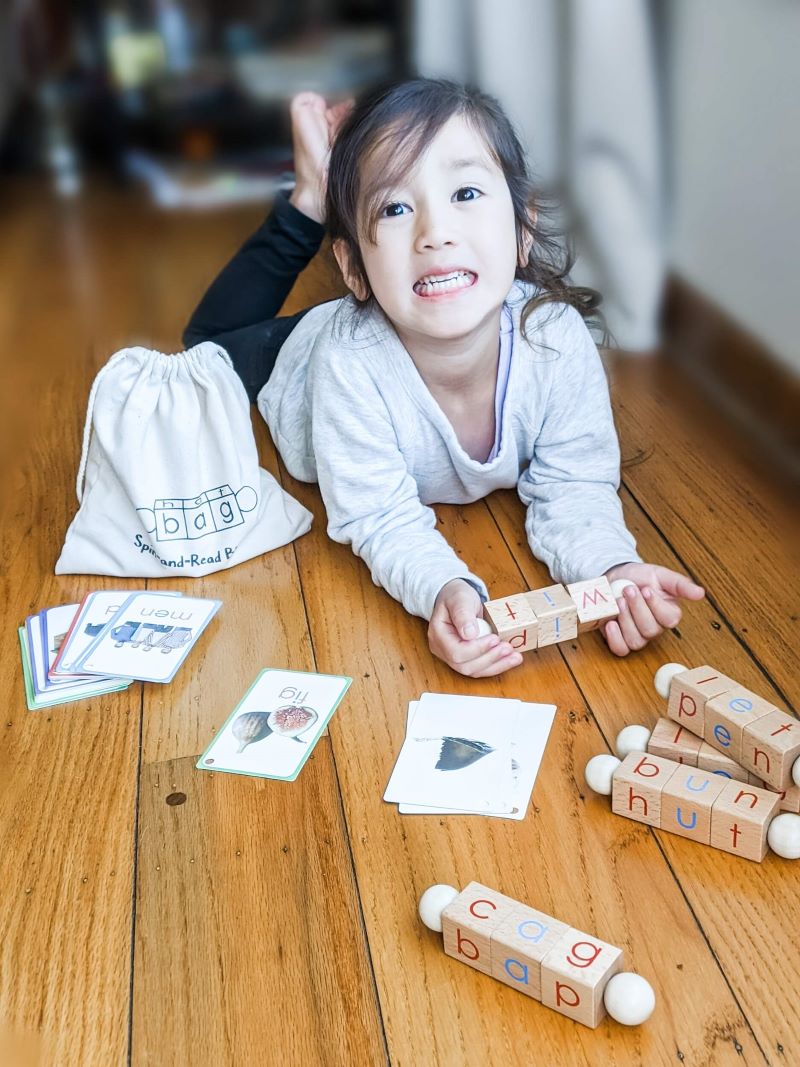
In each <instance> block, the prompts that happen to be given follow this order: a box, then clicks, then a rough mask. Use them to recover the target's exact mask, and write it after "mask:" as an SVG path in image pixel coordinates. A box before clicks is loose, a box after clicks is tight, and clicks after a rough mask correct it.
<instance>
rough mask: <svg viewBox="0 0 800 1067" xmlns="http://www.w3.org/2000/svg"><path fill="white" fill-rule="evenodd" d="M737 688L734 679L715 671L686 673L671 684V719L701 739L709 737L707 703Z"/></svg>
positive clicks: (669, 708)
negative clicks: (707, 733)
mask: <svg viewBox="0 0 800 1067" xmlns="http://www.w3.org/2000/svg"><path fill="white" fill-rule="evenodd" d="M735 688H736V682H734V681H733V679H732V678H728V677H726V675H724V674H722V673H721V672H720V671H717V670H714V668H713V667H708V666H704V667H695V668H694V669H693V670H691V671H682V672H681V673H680V674H676V675H675V677H674V678H673V679H672V682H671V683H670V687H669V703H668V705H667V715H668V717H669V718H670V719H673V720H674V721H675V722H679V723H680V724H681V725H682V726H685V727H686V728H687V730H691V731H692V733H693V734H697V736H698V737H705V733H704V724H705V717H706V702H707V701H708V700H711V699H712V698H713V697H715V696H719V695H720V693H727V692H728V690H729V689H735ZM706 740H708V738H707V737H706Z"/></svg>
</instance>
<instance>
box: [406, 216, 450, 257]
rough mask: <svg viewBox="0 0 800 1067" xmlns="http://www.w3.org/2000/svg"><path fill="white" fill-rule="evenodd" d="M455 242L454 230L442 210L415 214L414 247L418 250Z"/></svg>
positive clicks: (421, 250)
mask: <svg viewBox="0 0 800 1067" xmlns="http://www.w3.org/2000/svg"><path fill="white" fill-rule="evenodd" d="M455 243H456V237H455V230H454V229H453V226H452V224H451V222H450V221H449V220H448V219H447V217H446V215H445V214H443V213H442V212H437V213H433V212H430V211H428V212H423V211H420V212H419V213H418V214H417V232H416V235H415V241H414V244H415V248H416V249H417V251H419V252H423V251H425V250H426V249H431V248H442V247H443V246H444V245H452V244H455Z"/></svg>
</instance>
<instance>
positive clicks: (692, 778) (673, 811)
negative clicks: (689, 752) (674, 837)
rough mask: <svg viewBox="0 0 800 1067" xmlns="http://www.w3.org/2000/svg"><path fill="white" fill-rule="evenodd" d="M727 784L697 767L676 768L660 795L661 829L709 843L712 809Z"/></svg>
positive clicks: (715, 775) (725, 781) (724, 780)
mask: <svg viewBox="0 0 800 1067" xmlns="http://www.w3.org/2000/svg"><path fill="white" fill-rule="evenodd" d="M728 785H729V782H728V781H727V779H725V778H721V777H720V776H719V775H717V774H712V773H711V772H710V771H701V770H700V769H699V768H698V767H683V766H681V767H678V768H677V770H676V771H675V773H674V774H673V775H672V776H671V777H670V779H669V781H668V782H667V784H666V785H665V786H664V789H663V791H662V793H661V829H662V830H667V831H668V832H669V833H671V834H680V836H681V837H688V838H690V839H691V840H692V841H702V842H703V843H704V844H706V845H707V844H708V843H709V841H710V840H711V809H712V808H713V806H714V801H715V800H716V799H717V797H718V796H719V795H720V793H721V792H722V791H723V790H724V789H725V788H726V787H727V786H728Z"/></svg>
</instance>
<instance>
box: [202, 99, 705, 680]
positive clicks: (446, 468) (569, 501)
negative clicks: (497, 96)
mask: <svg viewBox="0 0 800 1067" xmlns="http://www.w3.org/2000/svg"><path fill="white" fill-rule="evenodd" d="M292 120H293V132H294V140H295V167H296V172H297V184H296V187H295V189H294V192H293V193H292V195H291V198H290V199H288V200H287V199H286V198H285V197H278V199H277V201H276V205H275V208H274V211H273V213H272V215H271V216H270V217H269V218H268V219H267V221H266V222H265V223H264V225H263V226H262V227H261V229H260V230H258V231H257V232H256V234H255V235H254V236H253V237H252V238H250V240H249V241H248V242H247V243H246V244H245V245H244V246H243V248H242V249H241V250H240V251H239V252H238V253H237V254H236V256H235V257H234V258H233V260H232V261H231V262H230V263H229V264H228V266H227V267H226V268H225V270H224V271H223V272H222V274H221V275H220V276H219V277H218V278H217V280H216V281H215V282H214V284H213V285H212V286H211V288H210V289H209V291H208V293H207V294H206V295H205V297H204V298H203V300H202V302H201V304H200V306H199V307H198V309H197V311H196V312H195V314H194V316H193V317H192V320H191V322H190V324H189V326H188V328H187V330H186V332H185V334H184V342H185V343H186V344H193V343H196V342H198V341H200V340H205V339H209V338H210V339H213V340H215V341H217V342H218V343H219V344H221V345H223V346H224V347H225V348H227V350H228V352H229V353H230V355H231V357H232V359H233V361H234V365H235V366H236V368H237V370H238V371H239V373H240V375H241V376H242V379H243V381H244V383H245V385H246V387H247V389H248V391H249V394H250V396H251V398H255V397H256V395H257V396H258V403H259V408H260V410H261V412H262V414H263V415H264V418H265V419H266V421H267V423H268V424H269V427H270V431H271V433H272V436H273V439H274V441H275V444H276V446H277V448H278V450H279V451H280V453H281V456H282V458H283V460H284V462H285V464H286V466H287V468H288V469H289V471H290V472H291V473H292V475H293V476H294V477H296V478H298V479H301V480H303V481H318V482H319V486H320V490H321V493H322V497H323V500H324V502H325V507H326V509H327V514H328V533H329V535H330V536H331V537H332V538H333V539H334V540H336V541H340V542H342V543H345V544H350V545H352V547H353V551H354V552H356V554H357V555H359V556H361V557H362V558H363V559H364V560H365V562H366V563H367V565H368V566H369V567H370V570H371V572H372V577H373V580H374V581H375V582H376V583H377V584H378V585H381V586H383V588H385V589H386V590H387V591H388V592H389V593H390V594H391V595H392V596H393V597H395V598H396V599H398V600H400V601H401V602H402V603H403V604H404V606H405V607H406V609H407V610H408V611H409V612H411V613H413V614H416V615H420V616H422V617H424V618H426V619H429V620H430V624H429V628H428V640H429V643H430V647H431V650H432V651H433V652H434V653H435V654H436V655H437V656H439V657H440V658H441V659H443V660H445V662H447V663H448V664H449V665H450V666H451V667H453V668H454V669H455V670H457V671H460V672H461V673H462V674H466V675H470V676H472V677H481V676H487V675H492V674H499V673H500V672H502V671H505V670H507V669H508V668H510V667H514V666H516V665H517V664H519V663H520V662H521V661H522V657H521V655H520V654H519V653H518V652H517V651H515V650H514V649H512V648H511V646H510V645H509V644H508V643H507V642H504V641H501V640H500V639H499V638H498V637H497V636H496V635H494V634H492V635H488V636H478V626H477V620H478V619H479V618H480V616H481V615H482V602H483V600H485V599H487V596H488V593H487V589H486V586H485V585H484V583H483V581H482V579H481V578H480V577H479V576H478V575H477V574H475V573H472V572H471V571H470V570H469V568H468V567H467V565H466V564H465V563H464V562H463V561H462V560H461V559H460V558H459V557H458V556H457V555H456V553H455V552H454V551H453V549H452V548H451V547H450V546H449V544H448V543H447V542H446V541H445V539H444V538H443V537H442V535H441V534H440V533H439V532H438V530H437V528H436V516H435V514H434V512H433V511H432V509H431V508H430V507H429V505H430V504H432V503H453V504H466V503H469V502H471V501H474V500H478V499H480V498H482V497H484V496H487V495H488V494H489V493H491V492H492V491H493V490H495V489H500V488H510V487H512V486H515V487H516V488H517V491H518V493H519V496H520V499H521V500H522V502H523V503H524V504H525V505H526V507H527V516H526V524H525V525H526V533H527V537H528V542H529V544H530V546H531V550H532V551H533V553H534V555H535V556H537V558H539V559H541V560H543V561H544V562H545V563H546V564H547V565H548V567H549V569H550V571H551V573H552V575H553V577H554V578H555V579H556V580H557V581H561V582H574V581H579V580H581V579H585V578H591V577H596V576H597V575H600V574H605V575H606V576H607V577H608V578H609V580H614V579H617V578H626V579H628V580H629V581H630V582H631V583H632V584H631V585H629V586H628V587H627V588H626V589H625V591H624V594H623V596H622V597H620V600H619V607H620V615H619V619H618V620H616V621H613V622H610V623H608V624H606V626H605V627H604V635H605V638H606V641H607V643H608V645H609V648H610V649H611V650H612V652H614V653H616V654H617V655H619V656H624V655H626V654H627V653H628V652H629V651H630V650H632V649H639V648H643V647H644V645H645V644H646V643H647V642H648V641H649V640H651V639H652V638H654V637H656V636H657V635H658V634H660V633H661V632H662V631H663V629H664V628H665V627H672V626H675V625H677V623H678V621H679V619H680V617H681V611H680V608H679V606H678V603H677V599H678V598H680V597H686V598H688V599H691V600H698V599H701V598H702V597H703V595H704V593H703V590H702V589H701V588H700V586H698V585H695V584H694V583H693V582H691V581H690V580H689V579H688V578H686V577H684V576H683V575H680V574H677V573H676V572H674V571H671V570H668V569H667V568H665V567H660V566H654V565H649V564H645V563H643V562H642V561H641V560H640V558H639V556H638V555H637V554H636V548H635V542H634V540H633V538H632V536H631V534H630V533H629V532H628V530H627V529H626V527H625V524H624V521H623V517H622V509H621V506H620V502H619V497H618V496H617V490H618V487H619V446H618V442H617V438H616V434H615V431H614V425H613V420H612V416H611V409H610V404H609V397H608V388H607V385H606V379H605V375H604V372H603V368H602V364H601V362H600V358H599V356H598V353H597V349H596V347H595V345H594V343H593V341H592V339H591V336H590V334H589V332H588V329H587V327H586V325H585V321H584V320H585V319H586V318H590V317H591V315H592V312H593V311H594V309H595V307H596V300H595V299H594V294H592V293H591V292H590V291H588V290H585V289H578V288H575V287H571V286H570V285H569V283H568V281H567V277H566V276H567V269H568V264H566V263H564V262H561V253H560V251H559V246H558V245H557V244H556V242H555V241H554V240H553V239H552V238H550V237H548V236H547V235H546V234H545V233H544V232H543V231H542V230H541V228H540V226H539V220H538V214H539V212H540V207H539V205H538V204H537V201H536V199H535V197H534V193H533V189H532V186H531V183H530V180H529V178H528V176H527V174H526V169H525V162H524V156H523V153H522V150H521V148H520V145H519V142H518V141H517V138H516V136H515V134H514V132H513V129H512V127H511V125H510V123H509V121H508V119H507V118H506V116H505V115H504V114H503V112H502V110H501V108H500V106H499V105H498V103H497V102H496V101H495V100H494V99H493V98H492V97H490V96H487V95H486V94H485V93H482V92H480V91H478V90H475V89H471V88H466V87H462V86H459V85H456V84H454V83H452V82H448V81H444V80H431V79H414V80H412V81H407V82H403V83H400V84H396V85H393V86H390V87H388V88H381V89H379V90H375V91H373V92H372V93H371V94H369V95H368V96H367V97H366V98H365V99H363V100H362V101H361V102H359V103H358V104H357V105H356V106H355V107H354V108H353V109H352V110H351V111H349V113H348V107H347V105H339V106H338V107H337V108H335V109H326V107H325V102H324V100H322V98H320V97H318V96H316V95H315V94H310V93H306V94H301V96H300V97H298V98H295V100H294V101H293V103H292ZM331 144H332V147H331ZM326 166H327V175H326ZM326 185H327V189H326ZM323 221H324V222H325V223H326V224H327V228H328V231H329V233H330V236H331V238H332V242H333V251H334V254H335V256H336V259H337V262H338V263H339V266H340V268H341V271H342V274H343V277H344V279H345V281H346V283H347V286H348V288H349V289H350V290H351V295H350V296H348V297H346V298H344V299H342V300H333V301H329V302H327V303H325V304H321V305H319V306H318V307H315V308H312V309H309V310H307V311H304V312H301V313H300V314H299V315H295V316H290V317H286V318H278V319H271V316H272V315H274V314H275V313H276V312H277V310H278V309H279V308H280V306H281V304H282V303H283V300H284V299H285V297H286V295H287V294H288V292H289V290H290V289H291V287H292V284H293V282H294V280H295V277H296V275H297V273H298V272H299V271H300V270H301V269H302V268H303V267H304V266H305V265H306V263H307V262H308V261H309V260H310V259H311V257H312V256H313V255H314V253H315V252H316V251H317V248H318V247H319V244H320V241H321V239H322V236H323V234H324V232H325V227H324V225H323ZM265 383H266V384H265ZM262 387H263V388H262Z"/></svg>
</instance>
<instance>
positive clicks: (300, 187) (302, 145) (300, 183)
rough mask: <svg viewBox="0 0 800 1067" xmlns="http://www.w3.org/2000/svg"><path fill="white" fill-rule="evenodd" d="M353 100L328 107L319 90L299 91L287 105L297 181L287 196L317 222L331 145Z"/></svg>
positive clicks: (320, 217) (321, 215)
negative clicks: (315, 91)
mask: <svg viewBox="0 0 800 1067" xmlns="http://www.w3.org/2000/svg"><path fill="white" fill-rule="evenodd" d="M353 103H354V102H353V100H343V101H342V102H341V103H338V104H334V105H333V106H332V107H328V106H327V104H326V102H325V98H324V97H322V96H320V95H319V93H312V92H306V93H298V95H297V96H295V97H294V98H293V99H292V102H291V105H290V109H289V110H290V114H291V118H292V144H293V149H294V170H295V175H296V178H297V181H296V184H295V187H294V190H293V192H292V194H291V196H290V197H289V200H290V202H291V203H292V204H294V206H295V207H296V208H297V210H298V211H302V212H303V214H304V215H308V216H309V218H312V219H314V220H315V221H316V222H320V223H322V222H324V221H325V192H326V185H327V180H328V160H329V158H330V153H331V146H332V144H333V142H334V140H335V138H336V134H337V133H338V132H339V127H340V126H341V124H342V122H343V121H344V119H345V117H346V116H347V114H348V113H349V112H350V110H351V109H352V107H353Z"/></svg>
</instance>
